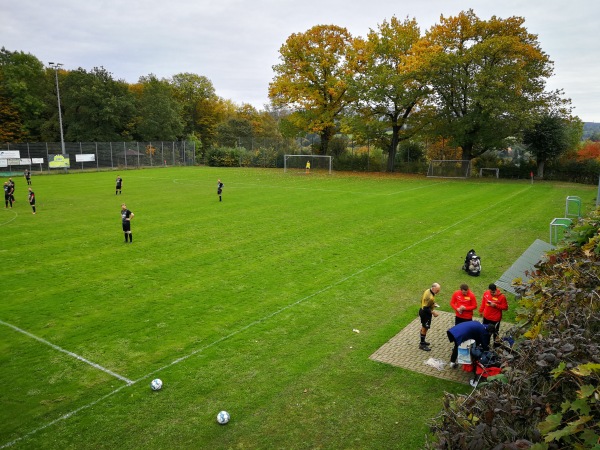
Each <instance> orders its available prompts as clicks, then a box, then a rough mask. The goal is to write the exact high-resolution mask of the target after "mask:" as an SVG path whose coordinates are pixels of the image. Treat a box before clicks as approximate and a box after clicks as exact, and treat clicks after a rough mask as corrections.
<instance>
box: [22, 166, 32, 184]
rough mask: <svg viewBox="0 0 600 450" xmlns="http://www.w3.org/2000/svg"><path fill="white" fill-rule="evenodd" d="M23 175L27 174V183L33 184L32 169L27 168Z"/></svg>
mask: <svg viewBox="0 0 600 450" xmlns="http://www.w3.org/2000/svg"><path fill="white" fill-rule="evenodd" d="M23 175H24V176H25V180H27V185H28V186H31V171H30V170H29V169H25V172H24V173H23Z"/></svg>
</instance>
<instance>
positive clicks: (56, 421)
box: [0, 384, 129, 448]
mask: <svg viewBox="0 0 600 450" xmlns="http://www.w3.org/2000/svg"><path fill="white" fill-rule="evenodd" d="M127 386H129V384H124V385H123V386H121V387H118V388H117V389H115V390H114V391H112V392H109V393H108V394H106V395H104V396H102V397H100V398H99V399H98V400H94V401H93V402H91V403H88V404H87V405H83V406H81V407H79V408H77V409H74V410H73V411H71V412H68V413H66V414H63V415H62V416H60V417H59V418H57V419H54V420H53V421H52V422H48V423H47V424H45V425H42V426H41V427H39V428H36V429H35V430H32V431H30V432H29V433H27V434H24V435H23V436H20V437H18V438H16V439H15V440H14V441H10V442H7V443H6V444H3V445H2V446H1V447H0V448H7V447H12V446H13V445H15V444H16V443H17V442H19V441H23V440H25V439H27V438H30V437H31V436H33V435H34V434H35V433H38V432H40V431H42V430H45V429H46V428H48V427H51V426H52V425H54V424H55V423H58V422H60V421H61V420H66V419H68V418H69V417H71V416H74V415H75V414H77V413H78V412H79V411H83V410H84V409H87V408H91V407H92V406H94V405H95V404H97V403H100V402H101V401H102V400H104V399H106V398H108V397H111V396H113V395H114V394H116V393H117V392H119V391H120V390H121V389H123V388H124V387H127Z"/></svg>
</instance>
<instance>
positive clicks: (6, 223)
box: [0, 208, 18, 227]
mask: <svg viewBox="0 0 600 450" xmlns="http://www.w3.org/2000/svg"><path fill="white" fill-rule="evenodd" d="M5 209H6V208H5ZM8 211H10V212H11V213H13V214H14V216H13V218H12V219H9V220H7V221H6V222H2V223H0V227H1V226H4V225H8V224H9V223H11V222H12V221H13V220H15V219H16V218H17V216H18V214H17V212H16V211H13V210H12V208H11V209H10V210H7V212H8Z"/></svg>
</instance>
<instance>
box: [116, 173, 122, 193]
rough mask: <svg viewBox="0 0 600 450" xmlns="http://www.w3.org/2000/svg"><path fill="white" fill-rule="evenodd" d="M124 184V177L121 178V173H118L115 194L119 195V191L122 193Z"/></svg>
mask: <svg viewBox="0 0 600 450" xmlns="http://www.w3.org/2000/svg"><path fill="white" fill-rule="evenodd" d="M122 184H123V178H121V177H120V176H119V175H117V185H116V187H115V195H117V193H119V194H120V193H121V185H122Z"/></svg>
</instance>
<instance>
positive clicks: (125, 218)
mask: <svg viewBox="0 0 600 450" xmlns="http://www.w3.org/2000/svg"><path fill="white" fill-rule="evenodd" d="M131 219H133V213H132V212H131V211H129V210H128V209H127V206H126V205H125V203H123V204H122V205H121V221H122V222H123V233H124V234H125V243H127V236H129V242H133V236H132V235H131Z"/></svg>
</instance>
